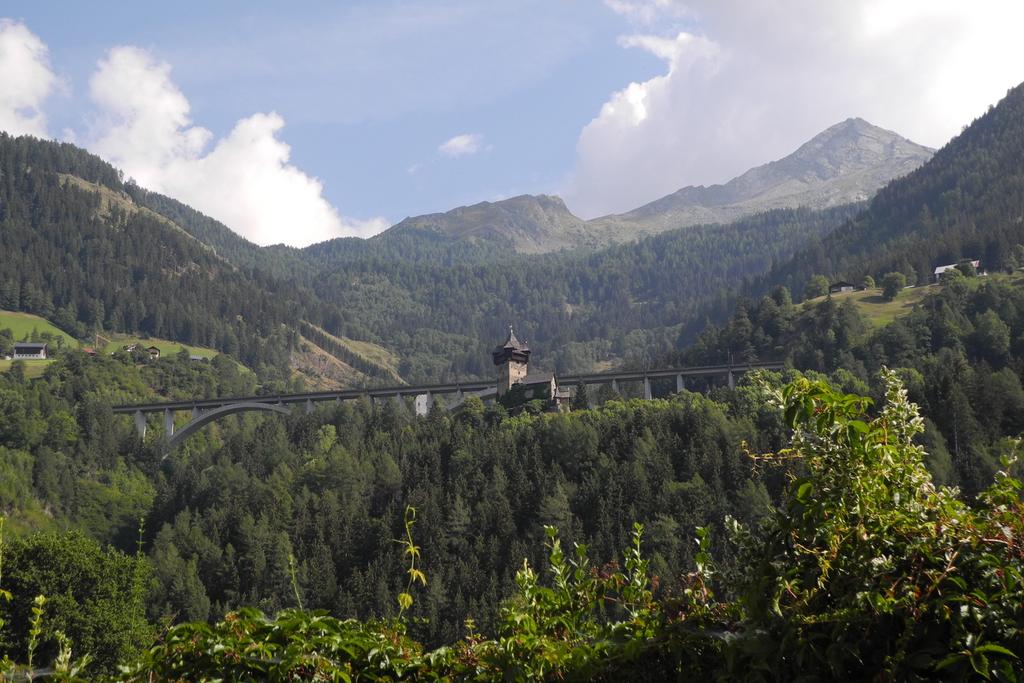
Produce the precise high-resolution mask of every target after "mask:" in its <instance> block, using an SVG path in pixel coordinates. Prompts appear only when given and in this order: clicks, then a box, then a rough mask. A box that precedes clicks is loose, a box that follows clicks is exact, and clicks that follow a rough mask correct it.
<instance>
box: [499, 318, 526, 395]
mask: <svg viewBox="0 0 1024 683" xmlns="http://www.w3.org/2000/svg"><path fill="white" fill-rule="evenodd" d="M491 355H492V356H493V357H494V364H495V365H497V366H498V396H501V395H502V394H504V393H505V392H506V391H508V390H509V389H511V388H512V385H513V384H515V383H516V382H518V381H520V380H521V379H523V378H524V377H526V375H527V373H528V372H529V369H530V347H529V346H527V345H526V343H525V342H521V341H519V340H518V339H516V333H515V332H513V331H512V326H511V325H509V326H508V338H507V339H505V343H504V344H501V345H500V346H497V347H495V349H494V351H492V352H491Z"/></svg>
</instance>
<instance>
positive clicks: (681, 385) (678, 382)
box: [676, 372, 686, 394]
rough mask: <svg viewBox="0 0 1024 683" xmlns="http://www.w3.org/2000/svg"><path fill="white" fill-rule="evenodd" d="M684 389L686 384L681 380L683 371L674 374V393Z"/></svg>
mask: <svg viewBox="0 0 1024 683" xmlns="http://www.w3.org/2000/svg"><path fill="white" fill-rule="evenodd" d="M684 389H686V384H685V383H684V382H683V373H681V372H680V373H679V374H678V375H676V393H677V394H681V393H683V390H684Z"/></svg>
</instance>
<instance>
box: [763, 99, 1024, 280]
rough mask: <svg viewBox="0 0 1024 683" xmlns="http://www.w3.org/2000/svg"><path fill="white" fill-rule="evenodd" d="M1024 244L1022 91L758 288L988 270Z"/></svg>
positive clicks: (923, 277) (926, 277) (1002, 264)
mask: <svg viewBox="0 0 1024 683" xmlns="http://www.w3.org/2000/svg"><path fill="white" fill-rule="evenodd" d="M1021 243H1024V85H1020V86H1017V87H1015V88H1013V89H1011V90H1010V91H1009V92H1008V93H1007V95H1006V97H1005V98H1004V99H1003V100H1002V101H1000V102H999V103H998V104H997V105H996V106H994V107H992V108H991V109H989V111H988V112H987V113H986V114H984V115H983V116H981V117H980V118H978V119H977V120H976V121H974V122H973V123H972V124H971V125H969V126H967V127H966V128H965V129H964V131H963V132H962V133H961V134H960V135H958V136H957V137H956V138H954V139H953V140H952V141H950V142H949V144H947V145H946V146H945V147H943V148H942V149H941V150H939V151H938V152H937V153H936V154H935V156H934V157H933V158H932V159H931V161H929V162H928V163H926V164H924V165H923V166H922V167H921V168H919V169H917V170H916V171H914V172H913V173H911V174H909V175H907V176H906V177H904V178H900V179H898V180H895V181H893V182H892V183H890V184H889V185H888V186H886V187H885V188H883V189H882V190H880V191H879V192H878V194H877V195H876V196H875V198H874V199H873V200H872V201H871V203H870V205H869V207H868V208H867V210H866V211H865V212H864V213H863V214H861V215H860V216H858V217H857V218H855V219H854V220H852V221H850V222H849V223H848V224H847V225H844V226H843V227H842V228H841V229H839V230H836V231H835V232H833V233H832V234H831V235H829V236H828V237H826V238H824V239H822V240H821V241H816V242H814V243H813V244H811V245H810V246H808V247H807V248H806V249H804V250H803V251H802V252H801V253H800V254H798V255H797V256H796V257H795V258H794V259H793V260H792V262H790V263H786V264H780V265H779V266H778V267H777V268H776V269H775V270H773V272H771V273H769V274H768V275H766V277H765V279H764V281H763V283H762V284H761V285H760V287H761V288H762V289H763V288H764V287H769V286H771V285H774V284H785V285H787V286H788V287H790V288H792V289H793V290H794V291H797V292H798V291H800V290H801V289H802V287H803V285H804V283H805V282H806V281H807V279H808V278H809V277H810V275H811V274H813V273H823V274H826V275H830V276H834V277H836V278H844V279H847V280H850V281H853V282H859V281H860V278H863V277H864V276H865V275H873V276H876V277H880V276H881V275H882V274H884V273H885V272H887V271H893V270H897V271H902V272H906V273H908V275H911V276H912V279H913V278H916V279H917V281H921V282H923V281H927V280H929V279H931V277H932V272H933V270H934V268H935V266H938V265H942V264H947V263H955V262H956V261H957V260H959V259H962V258H971V259H980V260H981V262H982V267H983V268H988V269H993V270H997V269H1001V268H1004V267H1006V266H1007V265H1012V264H1011V263H1010V259H1012V258H1013V257H1014V250H1013V247H1014V246H1015V245H1017V244H1021Z"/></svg>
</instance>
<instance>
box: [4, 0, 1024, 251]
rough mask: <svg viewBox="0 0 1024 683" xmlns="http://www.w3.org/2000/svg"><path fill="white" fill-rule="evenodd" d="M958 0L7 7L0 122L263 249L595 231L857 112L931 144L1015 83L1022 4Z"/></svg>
mask: <svg viewBox="0 0 1024 683" xmlns="http://www.w3.org/2000/svg"><path fill="white" fill-rule="evenodd" d="M960 5H962V3H949V2H945V0H932V1H930V2H917V1H916V0H907V1H906V3H901V4H899V8H898V9H894V7H895V5H894V4H893V3H885V2H864V3H862V4H860V3H845V2H838V1H836V2H831V1H829V0H825V1H824V2H822V1H818V2H810V1H809V0H780V1H779V2H773V3H759V2H739V1H738V0H719V1H718V2H709V1H694V2H684V1H683V0H606V1H605V2H600V1H598V0H593V1H589V0H588V1H583V0H523V1H517V2H507V3H494V2H444V1H438V2H401V3H399V2H344V3H338V2H305V3H290V4H288V5H287V6H286V5H284V4H282V3H270V2H219V3H205V2H178V3H160V4H156V3H132V4H129V3H114V2H91V3H62V4H61V6H60V7H59V8H57V7H56V6H55V5H48V4H47V3H39V2H19V1H13V2H11V1H9V2H6V3H5V4H4V6H3V8H2V10H0V16H2V17H6V19H7V20H8V21H6V23H5V24H3V25H2V27H0V28H2V31H6V32H7V34H8V35H7V36H6V38H7V39H9V40H8V42H6V43H3V42H2V41H0V61H2V60H4V59H7V60H8V61H7V62H4V64H6V65H7V67H6V68H7V69H8V72H10V73H14V72H15V71H18V70H19V69H24V70H25V73H26V77H25V79H23V80H22V81H17V79H12V80H11V81H9V82H8V85H6V86H5V85H4V84H3V83H0V127H6V128H7V129H8V130H11V131H12V132H28V133H35V134H40V135H45V136H48V137H55V138H58V139H69V140H73V141H75V142H76V143H78V144H81V145H83V146H86V147H87V148H89V149H91V150H93V151H96V152H97V153H99V154H101V155H103V156H105V157H106V158H108V159H110V160H111V161H112V162H114V163H115V164H117V165H119V166H121V167H122V168H125V170H126V171H127V172H128V173H129V175H132V176H133V177H137V178H138V179H139V181H140V182H141V183H142V184H144V185H148V186H152V187H153V189H156V190H158V191H162V192H166V193H168V194H171V195H172V196H176V197H177V198H179V199H182V200H183V201H186V202H188V203H190V204H192V205H193V206H196V207H197V208H199V209H201V210H204V211H205V212H207V213H210V214H211V215H213V216H214V217H216V218H219V219H220V220H223V221H225V222H226V223H227V224H228V225H229V226H231V227H232V228H233V229H235V230H237V231H238V232H240V233H241V234H244V235H246V236H248V237H250V238H251V239H254V240H255V241H258V242H260V243H270V242H275V241H286V242H290V243H295V244H301V243H308V242H311V241H316V240H319V239H325V238H327V237H330V236H334V235H335V234H363V235H367V234H371V233H373V232H375V231H378V230H380V229H381V228H383V227H386V225H388V224H390V223H392V222H395V221H397V220H400V219H401V218H403V217H404V216H407V215H416V214H421V213H427V212H432V211H444V210H447V209H450V208H452V207H455V206H458V205H461V204H468V203H473V202H477V201H482V200H495V199H500V198H502V197H507V196H512V195H515V194H521V193H552V194H554V193H558V194H562V195H563V196H565V197H566V199H567V201H568V202H569V206H570V208H571V209H573V210H574V211H575V212H577V213H579V214H580V215H583V216H585V217H590V216H593V215H600V214H602V213H606V212H609V211H624V210H628V209H630V208H633V207H634V206H637V205H638V204H640V203H643V202H646V201H650V200H652V199H655V198H657V197H659V196H662V195H663V194H666V193H667V192H670V191H673V190H674V189H677V188H678V187H681V186H683V185H685V184H707V183H712V182H722V181H725V180H728V178H730V177H732V176H734V175H736V174H738V173H740V172H742V171H743V170H745V169H746V168H749V167H750V166H753V165H757V164H760V163H764V162H766V161H769V160H771V159H774V158H778V157H780V156H783V155H784V154H786V153H788V152H790V151H792V150H793V149H795V147H796V146H798V145H799V144H800V143H801V142H803V141H805V140H806V139H808V138H810V137H811V136H813V135H814V134H815V133H817V132H819V131H820V130H822V129H824V128H826V127H827V126H829V125H832V124H834V123H836V122H838V121H840V120H842V119H844V118H847V117H849V116H863V117H865V118H867V119H868V120H870V121H872V122H873V123H876V124H878V125H882V126H883V127H887V128H891V129H894V130H896V131H897V132H899V133H901V134H903V135H906V136H907V137H910V138H911V139H915V140H916V141H918V142H921V143H924V144H929V145H932V146H939V145H941V144H943V143H944V142H945V141H946V140H947V139H948V138H949V137H950V136H951V135H953V134H955V132H957V131H958V130H959V128H960V126H962V125H963V124H965V123H967V122H969V120H970V119H971V118H972V117H973V116H976V115H977V114H980V113H981V112H983V111H984V108H985V107H986V106H987V105H988V104H990V103H992V102H994V101H995V100H997V99H998V98H999V97H1000V96H1001V95H1002V94H1003V93H1004V92H1005V90H1006V89H1007V88H1008V87H1010V86H1012V85H1015V84H1016V83H1017V82H1018V81H1020V80H1024V68H1022V67H1024V51H1022V48H1021V47H1020V46H1019V45H1018V43H1020V42H1021V41H1019V40H1018V39H1017V37H1016V36H1014V35H1013V31H1012V30H1010V29H1009V28H1007V27H1008V26H1009V27H1012V26H1014V25H1017V26H1019V25H1020V21H1018V20H1021V19H1024V15H1022V12H1021V10H1020V9H1019V7H1017V6H1016V5H1019V3H1014V2H1003V1H1001V0H979V2H978V3H976V4H975V5H972V9H971V10H970V11H969V12H967V11H965V10H963V9H962V8H961V7H960ZM296 6H298V7H296ZM2 31H0V32H2ZM5 44H6V45H7V46H8V47H7V51H6V53H5V52H4V49H5V48H4V47H3V45H5ZM22 48H24V50H22V52H18V50H21V49H22ZM5 54H6V55H7V56H6V57H5V56H4V55H5ZM12 54H13V55H14V56H13V57H12V56H11V55H12ZM19 55H21V56H19ZM11 60H14V61H11ZM11 65H13V66H11ZM38 68H43V69H44V71H46V72H47V73H49V74H50V75H52V84H51V85H49V86H48V87H46V88H43V87H42V86H41V85H40V84H41V83H42V82H43V81H46V79H45V78H40V77H38V76H37V75H35V74H36V73H37V72H36V71H32V70H31V69H38ZM979 74H981V77H979ZM16 82H18V83H23V85H22V86H18V85H16V84H15V83H16ZM18 87H22V88H23V90H24V92H23V93H13V94H12V92H6V93H5V92H4V90H3V89H4V88H7V89H8V90H10V91H14V90H16V89H17V88H18ZM5 98H6V99H7V100H10V101H11V102H14V104H9V105H8V109H10V111H9V112H7V114H6V115H5V113H4V111H3V107H4V106H5V105H4V102H5ZM12 98H13V99H12ZM26 111H33V112H35V113H36V114H37V116H36V117H35V118H26V116H25V114H24V113H25V112H26ZM270 113H276V115H277V116H276V117H266V116H262V115H264V114H270ZM5 116H6V118H5ZM5 121H6V122H7V124H6V125H4V123H5ZM242 124H245V125H242ZM456 136H465V137H463V138H461V140H462V141H463V144H462V145H461V146H460V145H459V144H458V141H456V142H453V143H452V144H451V145H449V147H448V148H446V149H448V150H449V151H451V150H461V151H462V152H463V153H462V154H459V155H454V156H453V155H449V154H446V153H445V152H444V151H443V150H442V145H444V143H445V142H446V141H449V140H450V139H452V138H453V137H456ZM240 169H241V170H240ZM246 169H249V170H251V171H252V172H251V173H248V174H246V173H244V171H245V170H246ZM314 179H316V180H318V181H319V184H317V183H316V181H315V180H314ZM295 207H299V208H298V209H296V208H295ZM296 217H297V218H296ZM296 223H297V225H296Z"/></svg>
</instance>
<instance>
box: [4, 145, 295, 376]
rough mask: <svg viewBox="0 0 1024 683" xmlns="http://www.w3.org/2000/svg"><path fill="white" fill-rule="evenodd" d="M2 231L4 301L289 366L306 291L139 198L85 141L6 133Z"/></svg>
mask: <svg viewBox="0 0 1024 683" xmlns="http://www.w3.org/2000/svg"><path fill="white" fill-rule="evenodd" d="M69 179H75V182H70V181H69ZM0 239H2V241H3V245H4V251H5V254H8V256H7V257H5V258H3V259H0V308H6V309H10V310H22V311H27V312H31V313H36V314H39V315H41V316H43V317H45V318H48V319H51V320H53V321H55V322H57V323H58V324H59V325H61V326H62V327H64V328H65V329H66V330H67V331H69V332H72V333H74V334H75V335H76V336H78V337H83V336H85V334H86V332H87V330H115V331H125V332H141V333H145V334H149V335H152V336H156V337H165V338H168V339H172V340H176V341H183V342H186V343H191V344H196V345H200V346H212V347H216V348H218V349H221V350H223V351H225V352H228V353H231V354H233V355H236V356H237V357H238V358H240V359H241V360H242V361H243V362H245V363H246V364H247V365H249V366H250V367H254V368H258V367H261V366H268V367H284V366H285V365H286V363H287V360H286V359H287V355H286V354H287V349H288V345H289V341H288V338H287V334H286V332H285V331H284V330H283V329H282V327H281V325H282V324H283V323H284V324H294V323H295V322H297V320H298V318H299V317H300V316H301V315H302V314H303V310H304V303H305V302H304V301H303V298H302V296H301V292H295V291H294V290H292V291H289V290H288V289H287V288H285V287H282V286H280V284H279V283H278V282H276V281H275V280H274V279H273V278H269V277H263V278H261V277H259V276H253V275H252V274H247V273H245V272H242V271H240V270H239V269H238V268H236V267H235V266H234V265H233V264H232V263H230V262H229V261H227V260H225V259H224V258H222V257H221V256H219V255H218V254H217V253H216V252H215V251H214V250H213V249H211V248H210V247H209V246H208V245H206V244H204V243H202V242H200V241H198V240H197V239H196V238H195V237H193V236H191V235H189V234H188V233H187V232H186V231H184V230H183V229H181V227H179V226H177V225H175V224H173V223H172V222H171V221H169V220H167V219H166V218H164V217H162V216H160V215H158V214H155V213H154V212H152V211H149V210H146V209H143V208H140V207H138V206H137V205H135V204H134V203H133V202H132V201H131V199H130V197H129V196H128V195H127V194H124V186H123V184H122V183H121V180H120V178H119V174H118V173H117V172H116V171H115V170H114V169H113V168H112V167H111V166H110V165H108V164H106V163H104V162H102V161H100V160H99V159H97V158H96V157H94V156H92V155H90V154H87V153H86V152H84V151H82V150H80V149H78V148H75V147H73V146H71V145H67V144H57V143H52V142H43V141H39V140H35V139H32V138H24V137H22V138H11V137H10V136H8V135H3V134H0ZM14 255H16V257H14ZM270 340H274V341H270ZM268 342H270V343H268Z"/></svg>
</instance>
